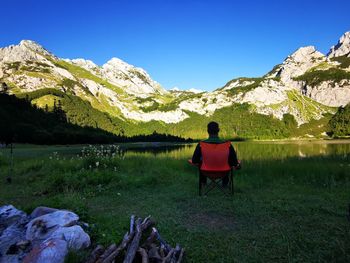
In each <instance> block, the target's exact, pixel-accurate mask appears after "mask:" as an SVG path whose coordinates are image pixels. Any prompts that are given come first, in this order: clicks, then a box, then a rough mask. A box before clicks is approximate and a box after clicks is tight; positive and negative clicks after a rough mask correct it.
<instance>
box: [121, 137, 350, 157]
mask: <svg viewBox="0 0 350 263" xmlns="http://www.w3.org/2000/svg"><path fill="white" fill-rule="evenodd" d="M233 146H234V148H235V150H236V151H237V155H238V158H239V159H245V160H255V159H271V158H274V159H284V158H288V157H300V158H305V157H310V156H317V155H324V156H326V155H341V156H343V157H344V158H345V157H346V156H347V155H349V154H350V141H292V142H234V143H233ZM195 147H196V144H187V145H170V146H169V145H168V146H158V147H149V146H147V147H138V148H130V149H127V148H126V149H124V153H123V155H124V156H125V157H131V156H144V157H156V158H174V159H183V158H191V156H192V154H193V151H194V149H195Z"/></svg>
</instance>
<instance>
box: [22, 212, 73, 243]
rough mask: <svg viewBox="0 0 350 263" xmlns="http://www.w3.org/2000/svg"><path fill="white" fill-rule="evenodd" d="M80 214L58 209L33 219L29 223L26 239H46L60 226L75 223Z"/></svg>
mask: <svg viewBox="0 0 350 263" xmlns="http://www.w3.org/2000/svg"><path fill="white" fill-rule="evenodd" d="M78 220H79V216H78V215H76V214H75V213H73V212H70V211H64V210H58V211H55V212H52V213H49V214H45V215H42V216H39V217H36V218H34V219H32V220H31V221H30V222H29V223H28V227H27V231H26V239H28V240H45V239H47V238H49V237H50V236H51V234H52V233H53V232H54V231H55V230H57V229H58V228H59V227H68V226H72V225H75V224H76V223H77V222H78Z"/></svg>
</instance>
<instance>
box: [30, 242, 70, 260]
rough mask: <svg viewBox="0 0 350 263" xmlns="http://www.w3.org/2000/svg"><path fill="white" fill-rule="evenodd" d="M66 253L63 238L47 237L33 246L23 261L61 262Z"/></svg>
mask: <svg viewBox="0 0 350 263" xmlns="http://www.w3.org/2000/svg"><path fill="white" fill-rule="evenodd" d="M67 254H68V247H67V242H66V241H65V240H62V239H48V240H46V241H44V242H43V243H41V244H39V245H36V246H34V247H33V249H32V250H31V251H30V253H29V254H28V255H27V256H26V257H25V258H24V260H23V263H48V262H50V263H63V262H64V259H65V257H66V255H67Z"/></svg>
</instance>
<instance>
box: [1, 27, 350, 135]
mask: <svg viewBox="0 0 350 263" xmlns="http://www.w3.org/2000/svg"><path fill="white" fill-rule="evenodd" d="M0 83H3V85H5V86H6V87H7V88H6V89H7V90H8V92H9V93H10V94H13V95H15V96H17V97H19V98H27V100H28V101H30V102H31V103H32V104H33V105H37V107H39V108H41V109H47V111H48V112H52V111H53V106H54V103H55V101H56V103H57V102H58V101H60V107H61V109H62V110H63V111H64V112H65V114H66V117H67V118H68V120H69V122H70V123H72V124H76V125H79V126H82V127H86V126H88V127H93V128H96V129H103V130H105V131H108V132H109V133H113V134H115V135H118V136H135V135H141V134H146V135H147V134H148V135H150V134H153V133H154V132H156V133H163V134H171V135H174V136H181V137H185V138H190V137H191V138H194V139H201V138H205V137H206V136H207V135H206V124H207V122H209V121H211V120H216V121H218V122H219V123H220V124H221V126H222V129H221V131H222V135H223V136H224V137H226V138H235V137H244V138H251V139H272V138H290V137H295V136H296V137H305V136H306V137H324V136H326V135H325V132H326V131H327V128H326V127H327V122H328V120H329V118H330V116H331V115H333V114H335V112H336V111H337V108H338V107H340V106H345V105H346V104H348V103H349V102H350V32H347V33H345V34H344V35H343V36H342V37H341V38H340V40H339V41H338V43H337V44H336V45H335V46H334V47H332V48H331V49H330V52H329V53H328V54H327V55H324V54H322V53H320V52H319V51H317V50H316V49H315V47H313V46H306V47H301V48H299V49H298V50H296V51H295V52H294V53H293V54H291V55H289V56H288V57H287V58H286V59H285V60H284V61H283V62H282V63H281V64H279V65H276V66H275V67H274V68H273V69H272V70H271V71H270V72H268V73H267V74H266V75H264V76H262V77H260V78H246V77H241V78H236V79H233V80H231V81H229V82H227V84H226V85H225V86H224V87H221V88H218V89H216V90H214V91H212V92H199V93H198V92H197V91H196V92H191V91H180V90H176V89H174V90H170V91H168V90H165V89H164V88H163V87H162V86H161V85H160V84H159V83H157V82H156V81H154V80H152V79H151V77H150V76H149V75H148V73H147V72H146V71H145V70H143V69H141V68H138V67H134V66H132V65H129V64H128V63H126V62H124V61H122V60H120V59H118V58H112V59H110V60H109V61H108V62H107V63H105V64H104V65H102V66H98V65H96V64H94V63H93V62H92V61H90V60H84V59H72V60H70V59H60V58H58V57H56V56H55V55H54V54H52V53H50V52H49V51H47V50H46V49H45V48H43V47H42V46H40V45H39V44H37V43H35V42H33V41H30V40H23V41H21V42H20V43H19V44H18V45H12V46H9V47H5V48H1V49H0ZM0 107H1V105H0ZM306 127H307V128H306Z"/></svg>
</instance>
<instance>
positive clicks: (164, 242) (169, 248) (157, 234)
mask: <svg viewBox="0 0 350 263" xmlns="http://www.w3.org/2000/svg"><path fill="white" fill-rule="evenodd" d="M152 230H153V231H154V232H155V235H156V238H157V240H158V241H159V243H160V244H161V245H163V246H164V248H165V253H169V252H170V250H171V246H170V245H169V244H168V243H167V242H166V241H165V240H164V239H163V238H162V237H161V236H160V234H159V232H158V230H157V229H156V228H155V227H153V228H152Z"/></svg>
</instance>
